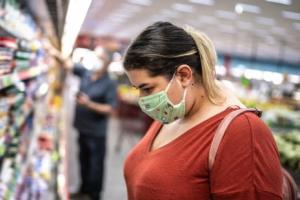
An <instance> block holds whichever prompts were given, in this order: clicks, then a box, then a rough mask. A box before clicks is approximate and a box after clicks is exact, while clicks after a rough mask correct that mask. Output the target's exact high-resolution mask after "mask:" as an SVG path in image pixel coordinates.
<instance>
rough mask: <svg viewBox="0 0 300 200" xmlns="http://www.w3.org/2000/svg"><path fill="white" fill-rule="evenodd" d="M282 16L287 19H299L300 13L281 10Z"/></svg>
mask: <svg viewBox="0 0 300 200" xmlns="http://www.w3.org/2000/svg"><path fill="white" fill-rule="evenodd" d="M282 16H283V17H285V18H287V19H294V20H300V13H296V12H291V11H282Z"/></svg>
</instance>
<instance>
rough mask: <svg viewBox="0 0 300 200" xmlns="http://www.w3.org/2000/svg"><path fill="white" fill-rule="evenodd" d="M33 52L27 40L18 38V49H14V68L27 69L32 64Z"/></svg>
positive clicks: (18, 69)
mask: <svg viewBox="0 0 300 200" xmlns="http://www.w3.org/2000/svg"><path fill="white" fill-rule="evenodd" d="M34 58H35V53H34V51H33V49H32V46H31V44H30V43H29V42H27V41H25V40H19V43H18V49H17V50H16V51H15V68H16V70H17V71H21V70H24V69H28V68H29V67H30V66H32V65H33V63H32V62H33V59H34Z"/></svg>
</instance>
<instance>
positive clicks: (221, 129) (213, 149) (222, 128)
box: [208, 108, 262, 171]
mask: <svg viewBox="0 0 300 200" xmlns="http://www.w3.org/2000/svg"><path fill="white" fill-rule="evenodd" d="M244 112H253V113H255V114H256V115H258V116H259V117H260V116H261V114H262V112H261V111H259V110H257V109H254V108H241V109H238V110H235V111H232V112H231V113H229V114H228V115H227V116H226V117H225V118H224V119H223V121H222V122H221V123H220V125H219V126H218V128H217V130H216V132H215V136H214V138H213V140H212V143H211V146H210V150H209V155H208V167H209V170H210V171H211V170H212V168H213V165H214V162H215V159H216V155H217V151H218V148H219V145H220V143H221V141H222V138H223V136H224V135H225V132H226V129H227V127H228V126H229V124H230V123H231V122H232V121H233V120H234V119H235V118H236V117H237V116H239V115H240V114H242V113H244Z"/></svg>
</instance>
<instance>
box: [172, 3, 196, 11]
mask: <svg viewBox="0 0 300 200" xmlns="http://www.w3.org/2000/svg"><path fill="white" fill-rule="evenodd" d="M172 8H173V9H175V10H178V11H181V12H188V13H192V12H193V11H194V9H193V6H191V5H188V4H183V3H175V4H173V6H172Z"/></svg>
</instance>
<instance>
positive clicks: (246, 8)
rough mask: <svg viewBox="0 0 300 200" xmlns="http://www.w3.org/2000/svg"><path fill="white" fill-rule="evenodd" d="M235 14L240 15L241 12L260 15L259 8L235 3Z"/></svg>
mask: <svg viewBox="0 0 300 200" xmlns="http://www.w3.org/2000/svg"><path fill="white" fill-rule="evenodd" d="M235 12H236V13H238V14H242V13H243V12H249V13H256V14H257V13H260V7H258V6H256V5H251V4H244V3H237V4H236V5H235Z"/></svg>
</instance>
